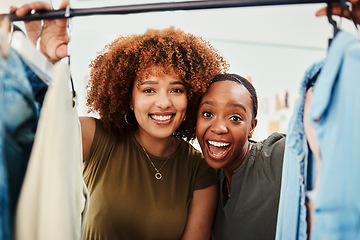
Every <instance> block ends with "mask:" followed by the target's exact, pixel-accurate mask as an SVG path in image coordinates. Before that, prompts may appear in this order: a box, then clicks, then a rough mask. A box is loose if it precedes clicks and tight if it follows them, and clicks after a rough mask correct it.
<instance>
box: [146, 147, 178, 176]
mask: <svg viewBox="0 0 360 240" xmlns="http://www.w3.org/2000/svg"><path fill="white" fill-rule="evenodd" d="M141 148H142V149H143V150H144V153H145V155H146V157H147V158H148V159H149V161H150V164H151V166H153V168H154V169H155V171H156V173H155V178H156V179H157V180H160V179H161V178H162V174H161V173H160V171H161V169H162V168H163V167H164V166H165V164H166V163H167V161H168V160H169V158H170V156H171V154H170V155H169V156H168V157H167V158H166V160H165V162H164V163H163V165H162V166H161V167H160V168H159V169H157V167H156V166H155V164H154V162H153V161H152V160H151V158H150V156H149V154H148V153H147V151H146V150H145V148H144V147H143V146H141Z"/></svg>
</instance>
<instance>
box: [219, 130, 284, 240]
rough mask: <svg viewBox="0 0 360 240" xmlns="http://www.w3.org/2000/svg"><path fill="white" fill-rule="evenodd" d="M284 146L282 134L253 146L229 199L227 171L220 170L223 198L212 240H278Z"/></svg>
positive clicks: (236, 177)
mask: <svg viewBox="0 0 360 240" xmlns="http://www.w3.org/2000/svg"><path fill="white" fill-rule="evenodd" d="M284 146H285V135H283V134H279V133H273V134H272V135H270V136H269V137H268V138H267V139H265V140H263V141H261V142H258V143H256V144H254V145H253V146H252V148H251V150H250V152H249V155H248V156H247V158H246V159H245V161H244V162H243V163H242V164H241V165H240V167H239V168H238V169H236V170H235V171H234V174H233V176H232V181H231V194H230V198H229V199H227V195H225V187H226V186H225V174H224V171H223V170H222V169H220V170H219V172H218V175H219V181H220V198H219V203H218V208H217V212H216V220H215V225H214V228H213V239H216V240H227V239H236V240H257V239H258V240H267V239H275V232H276V220H277V211H278V205H279V198H280V185H281V173H282V163H283V156H284Z"/></svg>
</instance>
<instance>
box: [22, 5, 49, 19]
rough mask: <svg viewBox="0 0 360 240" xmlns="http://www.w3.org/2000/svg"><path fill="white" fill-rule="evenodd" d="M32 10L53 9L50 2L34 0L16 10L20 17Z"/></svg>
mask: <svg viewBox="0 0 360 240" xmlns="http://www.w3.org/2000/svg"><path fill="white" fill-rule="evenodd" d="M32 10H35V11H38V10H52V7H51V6H50V4H48V3H45V2H32V3H29V4H25V5H23V6H21V7H20V8H18V9H17V10H16V15H18V16H19V17H23V16H25V15H26V14H28V13H29V12H30V11H32Z"/></svg>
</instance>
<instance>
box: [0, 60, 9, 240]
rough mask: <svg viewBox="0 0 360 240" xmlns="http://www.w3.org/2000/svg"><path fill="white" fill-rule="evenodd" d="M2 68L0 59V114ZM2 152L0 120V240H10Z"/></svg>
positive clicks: (5, 172) (2, 127)
mask: <svg viewBox="0 0 360 240" xmlns="http://www.w3.org/2000/svg"><path fill="white" fill-rule="evenodd" d="M3 67H4V66H3V60H2V59H1V58H0V114H2V113H3V112H4V111H3V107H2V104H1V103H2V96H3V94H4V86H3V82H2V80H1V79H2V78H3V77H4V73H5V71H4V69H3ZM4 150H5V146H4V126H3V123H2V121H1V118H0V240H8V239H10V224H9V221H10V219H9V196H8V180H7V170H6V163H5V158H4V156H3V152H4Z"/></svg>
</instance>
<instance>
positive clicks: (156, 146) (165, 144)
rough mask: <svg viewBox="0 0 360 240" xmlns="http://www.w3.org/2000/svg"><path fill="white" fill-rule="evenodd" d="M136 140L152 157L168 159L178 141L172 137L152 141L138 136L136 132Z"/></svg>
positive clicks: (152, 139)
mask: <svg viewBox="0 0 360 240" xmlns="http://www.w3.org/2000/svg"><path fill="white" fill-rule="evenodd" d="M134 135H135V138H136V140H137V141H138V142H139V143H140V145H141V146H142V147H143V148H144V149H145V150H146V152H148V153H150V154H151V155H153V156H157V157H168V156H170V155H171V154H172V153H173V152H174V151H175V150H176V148H177V146H178V143H179V141H178V140H177V139H176V138H175V137H174V136H169V137H167V138H161V139H157V138H156V139H154V138H148V137H146V136H143V135H141V134H139V132H138V131H136V132H135V133H134Z"/></svg>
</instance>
